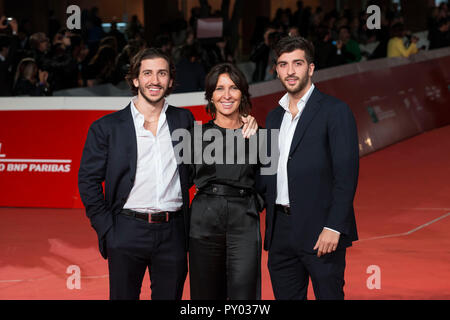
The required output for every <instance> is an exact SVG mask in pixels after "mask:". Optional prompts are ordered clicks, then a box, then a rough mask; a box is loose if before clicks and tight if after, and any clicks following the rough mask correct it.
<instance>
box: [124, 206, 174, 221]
mask: <svg viewBox="0 0 450 320" xmlns="http://www.w3.org/2000/svg"><path fill="white" fill-rule="evenodd" d="M120 214H123V215H126V216H129V217H133V218H136V219H139V220H144V221H147V222H148V223H165V222H169V220H171V219H173V218H175V217H176V216H178V215H180V214H181V210H180V211H177V212H168V211H164V212H156V213H143V212H137V211H133V210H130V209H122V210H121V211H120Z"/></svg>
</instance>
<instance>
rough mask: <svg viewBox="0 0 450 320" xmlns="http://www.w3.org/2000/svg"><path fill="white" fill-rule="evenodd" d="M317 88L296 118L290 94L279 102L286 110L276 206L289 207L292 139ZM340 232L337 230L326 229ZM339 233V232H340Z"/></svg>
mask: <svg viewBox="0 0 450 320" xmlns="http://www.w3.org/2000/svg"><path fill="white" fill-rule="evenodd" d="M314 88H315V86H314V84H311V87H310V88H309V90H308V91H307V92H306V93H305V95H304V96H303V97H301V99H300V101H299V102H298V103H297V109H298V112H297V114H296V115H295V117H292V113H291V111H290V110H289V94H288V93H286V94H285V95H284V96H283V97H282V98H281V99H280V101H279V102H278V103H279V104H280V106H281V107H282V108H283V109H284V110H285V113H284V115H283V120H282V122H281V127H280V135H279V136H278V146H279V148H280V158H279V160H278V170H277V197H276V200H275V203H276V204H279V205H282V206H287V207H289V185H288V173H287V162H288V158H289V152H290V150H291V144H292V138H293V137H294V133H295V129H296V128H297V124H298V121H299V119H300V116H301V115H302V113H303V110H304V109H305V106H306V103H307V102H308V100H309V97H310V96H311V94H312V92H313V90H314ZM325 229H328V230H332V231H335V232H338V231H336V230H333V229H330V228H326V227H325ZM338 233H339V232H338Z"/></svg>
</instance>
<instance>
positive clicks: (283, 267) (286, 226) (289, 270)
mask: <svg viewBox="0 0 450 320" xmlns="http://www.w3.org/2000/svg"><path fill="white" fill-rule="evenodd" d="M291 218H292V216H288V215H286V214H285V213H283V212H279V211H277V212H276V217H275V225H274V231H273V232H274V233H273V236H272V244H271V247H270V248H269V257H268V268H269V273H270V279H271V281H272V288H273V292H274V295H275V299H277V300H306V298H307V290H308V284H309V278H311V282H312V285H313V289H314V295H315V296H316V299H319V300H342V299H344V284H345V281H344V270H345V253H346V249H345V248H344V249H339V250H336V251H334V252H332V253H327V254H326V255H324V256H321V257H320V258H319V257H317V254H316V253H313V252H305V251H303V250H299V249H298V248H297V247H296V246H295V244H294V243H292V241H290V237H289V235H290V234H291V233H292V232H295V226H293V225H292V223H291ZM311 250H312V248H311Z"/></svg>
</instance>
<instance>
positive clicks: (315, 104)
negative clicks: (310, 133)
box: [289, 88, 322, 156]
mask: <svg viewBox="0 0 450 320" xmlns="http://www.w3.org/2000/svg"><path fill="white" fill-rule="evenodd" d="M321 95H322V94H321V93H320V91H319V90H317V88H314V90H313V92H312V93H311V96H310V97H309V99H308V102H307V103H306V106H305V109H304V110H303V112H302V114H301V116H300V119H298V123H297V127H296V128H295V132H294V137H293V138H292V143H291V149H290V151H289V156H291V155H292V153H294V151H295V149H296V148H297V146H298V144H299V143H300V141H301V140H302V138H303V135H304V134H305V132H306V129H307V128H308V126H309V124H310V123H311V120H312V119H313V118H314V116H315V115H316V113H317V111H319V109H320V106H321V105H320V104H319V100H320V98H321Z"/></svg>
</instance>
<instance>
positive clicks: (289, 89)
mask: <svg viewBox="0 0 450 320" xmlns="http://www.w3.org/2000/svg"><path fill="white" fill-rule="evenodd" d="M287 78H289V77H286V78H285V80H284V81H282V82H281V83H282V84H283V87H284V88H285V89H286V91H287V92H288V93H290V94H293V95H295V94H297V93H299V92H301V91H303V89H305V88H306V85H307V84H308V82H309V79H310V77H309V76H308V74H307V73H306V74H305V75H304V76H303V77H300V78H299V79H300V82H299V83H298V85H297V86H296V87H294V88H292V87H290V86H289V85H288V84H287V80H286V79H287Z"/></svg>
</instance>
